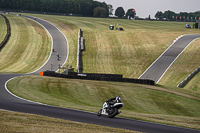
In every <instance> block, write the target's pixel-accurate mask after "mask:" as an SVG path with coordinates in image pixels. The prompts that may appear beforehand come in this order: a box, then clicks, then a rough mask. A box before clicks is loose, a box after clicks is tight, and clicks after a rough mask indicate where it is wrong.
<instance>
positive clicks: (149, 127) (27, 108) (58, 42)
mask: <svg viewBox="0 0 200 133" xmlns="http://www.w3.org/2000/svg"><path fill="white" fill-rule="evenodd" d="M26 17H27V16H26ZM28 18H29V19H33V17H28ZM36 21H37V22H38V23H40V24H41V25H43V26H44V28H46V29H47V30H48V32H49V33H50V34H51V36H52V39H53V47H54V48H55V50H56V52H59V54H60V56H61V60H60V61H57V60H56V52H55V53H54V52H52V53H51V56H50V58H49V60H48V62H46V64H45V65H44V66H42V67H41V68H40V69H39V70H37V71H35V72H34V74H37V73H39V71H43V70H47V69H50V66H51V64H52V65H53V68H52V70H57V69H58V64H61V65H62V64H63V63H64V62H65V60H66V59H67V54H68V53H67V51H68V49H67V45H68V44H67V40H66V38H65V37H64V36H63V34H62V33H61V32H60V31H59V30H58V29H57V28H56V27H55V26H53V25H52V24H50V23H48V22H46V21H44V20H41V19H38V18H37V19H36ZM58 38H59V39H58ZM54 66H55V67H54ZM24 75H25V74H24ZM16 76H23V74H1V75H0V109H5V110H11V111H18V112H24V113H32V114H39V115H44V116H49V117H54V118H61V119H66V120H72V121H77V122H84V123H91V124H98V125H104V126H110V127H117V128H124V129H129V130H135V131H141V132H149V133H199V132H200V131H197V130H192V129H185V128H179V127H174V126H168V125H162V124H155V123H149V122H143V121H137V120H133V119H125V118H119V117H116V118H107V117H98V116H97V115H96V114H95V113H89V112H83V111H78V110H73V109H65V108H59V107H53V106H48V105H43V104H39V103H35V102H31V101H27V100H24V99H20V98H18V97H16V96H13V95H12V94H11V93H9V92H8V91H7V90H6V87H5V83H6V82H7V81H8V80H9V79H11V78H13V77H16ZM122 113H123V110H122Z"/></svg>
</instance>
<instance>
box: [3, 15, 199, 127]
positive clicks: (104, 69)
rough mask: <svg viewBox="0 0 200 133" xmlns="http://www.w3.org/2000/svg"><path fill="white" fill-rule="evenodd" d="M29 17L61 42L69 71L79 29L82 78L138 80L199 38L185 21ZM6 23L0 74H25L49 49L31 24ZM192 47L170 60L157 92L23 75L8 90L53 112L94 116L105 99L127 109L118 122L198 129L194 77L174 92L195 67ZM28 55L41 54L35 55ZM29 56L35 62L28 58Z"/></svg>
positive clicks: (13, 19) (22, 21) (44, 35)
mask: <svg viewBox="0 0 200 133" xmlns="http://www.w3.org/2000/svg"><path fill="white" fill-rule="evenodd" d="M29 15H32V16H35V17H39V18H42V19H45V20H47V21H49V22H51V23H53V24H54V25H56V26H57V27H58V28H59V29H60V30H61V31H62V32H63V33H64V34H65V35H66V37H67V39H68V41H69V51H70V53H69V63H70V64H72V65H73V67H75V65H76V52H77V38H78V35H77V34H78V29H79V28H81V29H82V30H83V31H84V33H83V36H84V38H85V42H86V51H85V52H83V67H84V72H97V73H114V74H123V75H124V77H127V78H138V77H139V76H140V75H141V74H142V73H143V72H144V71H145V70H146V68H147V67H148V66H149V65H150V64H151V63H152V62H153V61H154V60H155V59H157V57H158V56H159V55H160V54H161V53H162V52H163V51H164V50H165V49H166V48H167V47H168V46H170V45H171V43H172V41H173V40H174V39H175V38H177V37H178V36H180V35H182V34H195V33H199V30H196V29H186V28H185V27H184V26H185V24H186V23H184V22H157V21H130V20H121V19H102V18H86V17H69V16H52V15H38V14H37V15H36V14H34V15H33V14H29ZM8 17H9V19H10V22H11V26H12V27H13V28H12V31H13V33H15V34H12V36H11V39H10V41H9V43H8V45H6V47H5V48H4V49H3V50H2V51H1V52H0V56H1V58H0V73H11V72H16V73H18V72H20V73H26V72H31V71H33V70H34V69H36V68H38V67H39V66H41V64H42V61H44V60H45V58H47V57H48V52H49V51H50V44H51V42H50V39H49V37H48V34H47V33H46V32H45V31H44V29H42V27H41V26H40V25H38V24H37V23H35V22H33V21H30V20H28V19H25V18H21V17H17V16H9V15H8ZM110 24H113V25H116V24H119V25H120V27H123V28H124V30H125V31H110V30H109V25H110ZM38 34H39V35H38ZM25 36H28V37H25ZM22 38H25V39H22ZM199 41H200V40H196V41H194V42H193V43H192V44H191V45H190V46H189V47H188V48H187V49H186V50H185V52H183V54H182V55H181V56H180V58H178V59H177V61H176V62H175V63H174V64H173V65H172V67H171V68H170V69H169V70H168V72H167V73H166V74H165V75H164V77H163V79H162V80H161V81H160V83H159V85H158V86H160V87H158V86H156V87H153V86H142V85H136V84H126V83H112V82H97V81H82V80H71V79H68V80H67V79H56V78H47V77H38V76H26V77H20V78H16V79H14V80H12V81H11V82H9V84H8V88H9V89H10V90H11V91H12V92H13V93H15V94H17V95H19V96H21V97H24V98H27V99H30V100H34V101H38V102H42V103H47V104H50V105H54V106H60V107H70V108H76V109H81V110H85V108H86V110H87V111H92V112H97V111H98V110H99V108H100V107H101V106H102V104H103V102H104V101H105V100H106V99H107V98H110V97H112V96H116V95H120V96H121V97H122V100H123V102H125V105H126V106H125V107H124V108H123V110H122V112H123V113H122V114H121V116H123V117H129V118H134V119H140V120H147V121H153V122H159V123H165V124H171V125H177V126H183V127H190V128H196V129H200V127H199V125H200V112H199V108H198V107H199V106H200V101H199V98H200V97H199V96H200V95H199V93H200V92H199V90H200V86H199V85H200V84H199V74H198V75H196V76H195V77H194V79H193V80H192V81H191V82H190V83H189V84H188V85H187V86H186V87H185V89H179V88H176V86H177V85H178V84H179V82H181V81H182V80H183V79H184V78H185V76H187V75H189V74H190V73H191V72H192V71H194V70H195V69H196V68H197V67H198V66H199V64H198V62H199V53H198V51H199V46H198V44H199ZM20 48H23V49H22V50H20ZM35 48H37V49H38V50H40V51H38V52H36V51H35ZM44 51H45V53H44ZM35 52H36V53H35ZM33 54H36V55H35V56H31V55H33ZM33 57H34V58H33ZM36 57H37V58H36ZM38 58H39V59H40V60H38ZM22 59H23V60H22ZM30 60H31V61H30ZM180 65H181V66H182V67H180ZM30 84H31V85H30ZM16 86H17V87H16ZM22 92H23V93H22ZM76 97H80V99H77V98H76ZM86 97H87V99H86ZM41 98H42V99H41ZM48 99H52V100H51V101H50V100H48ZM91 101H95V104H94V103H93V102H91ZM77 107H79V108H77Z"/></svg>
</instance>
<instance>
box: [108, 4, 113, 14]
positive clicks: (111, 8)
mask: <svg viewBox="0 0 200 133" xmlns="http://www.w3.org/2000/svg"><path fill="white" fill-rule="evenodd" d="M108 9H109V15H113V13H112V12H113V6H112V5H110V4H109V5H108Z"/></svg>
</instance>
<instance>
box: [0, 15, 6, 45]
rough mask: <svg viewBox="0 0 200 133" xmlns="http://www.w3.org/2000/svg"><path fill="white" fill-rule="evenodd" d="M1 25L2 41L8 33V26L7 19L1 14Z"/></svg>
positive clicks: (0, 35)
mask: <svg viewBox="0 0 200 133" xmlns="http://www.w3.org/2000/svg"><path fill="white" fill-rule="evenodd" d="M0 25H1V27H0V28H1V31H0V43H1V42H2V41H3V40H4V38H5V36H6V33H7V27H6V21H5V19H4V18H3V17H2V16H1V15H0Z"/></svg>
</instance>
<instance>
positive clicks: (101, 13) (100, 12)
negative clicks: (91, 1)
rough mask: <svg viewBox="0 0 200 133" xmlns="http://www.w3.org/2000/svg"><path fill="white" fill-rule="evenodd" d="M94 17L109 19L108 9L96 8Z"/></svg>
mask: <svg viewBox="0 0 200 133" xmlns="http://www.w3.org/2000/svg"><path fill="white" fill-rule="evenodd" d="M94 17H101V18H105V17H107V12H106V9H105V8H103V7H96V8H95V9H94Z"/></svg>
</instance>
